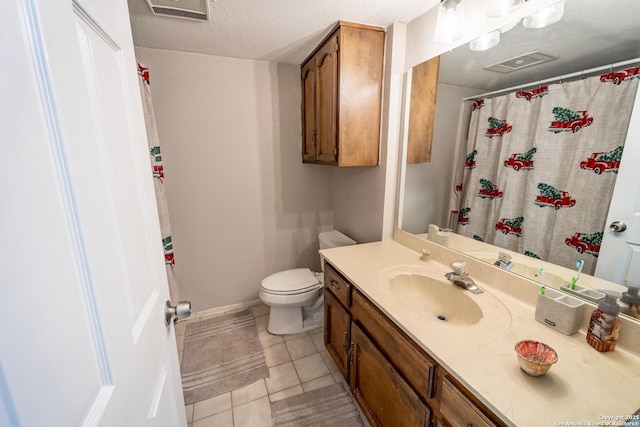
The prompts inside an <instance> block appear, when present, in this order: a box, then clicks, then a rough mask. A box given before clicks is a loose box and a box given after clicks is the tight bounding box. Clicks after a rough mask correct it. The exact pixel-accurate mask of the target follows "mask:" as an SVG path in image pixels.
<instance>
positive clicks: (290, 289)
mask: <svg viewBox="0 0 640 427" xmlns="http://www.w3.org/2000/svg"><path fill="white" fill-rule="evenodd" d="M318 285H319V282H318V278H317V277H316V276H315V274H313V272H312V271H311V270H309V269H308V268H294V269H293V270H285V271H279V272H277V273H273V274H272V275H270V276H267V277H265V278H264V279H263V280H262V289H264V290H265V291H267V292H272V293H286V294H291V293H299V292H304V291H307V290H309V289H312V288H315V287H318Z"/></svg>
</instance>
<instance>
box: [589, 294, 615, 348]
mask: <svg viewBox="0 0 640 427" xmlns="http://www.w3.org/2000/svg"><path fill="white" fill-rule="evenodd" d="M602 292H603V293H604V294H605V296H604V299H603V300H601V301H600V303H599V304H598V308H597V309H595V310H594V311H593V314H591V321H590V322H589V329H588V330H587V342H588V343H589V345H590V346H591V347H593V348H595V349H596V350H598V351H600V352H605V351H613V350H614V349H615V348H616V343H617V342H618V335H619V334H620V319H619V318H618V313H620V306H619V305H618V304H617V303H616V301H617V300H618V299H619V298H620V294H619V293H618V292H615V291H610V290H604V291H602Z"/></svg>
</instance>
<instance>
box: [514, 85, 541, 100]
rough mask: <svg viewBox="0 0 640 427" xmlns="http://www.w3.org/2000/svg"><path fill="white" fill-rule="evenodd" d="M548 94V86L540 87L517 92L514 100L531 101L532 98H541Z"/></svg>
mask: <svg viewBox="0 0 640 427" xmlns="http://www.w3.org/2000/svg"><path fill="white" fill-rule="evenodd" d="M548 93H549V86H540V87H539V88H537V89H533V90H519V91H517V92H516V98H524V99H526V100H527V101H531V100H532V99H533V98H538V97H540V98H541V97H543V96H545V95H546V94H548Z"/></svg>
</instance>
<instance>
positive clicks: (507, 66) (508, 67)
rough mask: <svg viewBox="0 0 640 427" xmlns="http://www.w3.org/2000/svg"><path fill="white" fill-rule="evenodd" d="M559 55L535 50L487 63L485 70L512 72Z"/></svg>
mask: <svg viewBox="0 0 640 427" xmlns="http://www.w3.org/2000/svg"><path fill="white" fill-rule="evenodd" d="M556 58H558V55H554V54H552V53H547V52H542V51H540V50H534V51H533V52H529V53H525V54H522V55H518V56H516V57H515V58H511V59H507V60H505V61H500V62H498V63H496V64H492V65H487V66H486V67H484V69H485V70H490V71H498V72H500V73H511V72H513V71H517V70H520V69H522V68H527V67H531V66H533V65H538V64H542V63H544V62H549V61H553V60H554V59H556Z"/></svg>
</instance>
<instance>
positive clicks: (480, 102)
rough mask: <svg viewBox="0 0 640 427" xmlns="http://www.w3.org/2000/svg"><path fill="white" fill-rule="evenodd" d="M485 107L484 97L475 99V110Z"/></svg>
mask: <svg viewBox="0 0 640 427" xmlns="http://www.w3.org/2000/svg"><path fill="white" fill-rule="evenodd" d="M482 107H484V99H476V100H475V101H473V111H476V110H479V109H480V108H482Z"/></svg>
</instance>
